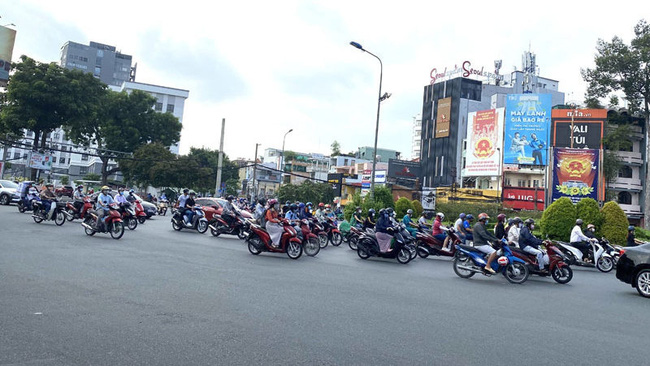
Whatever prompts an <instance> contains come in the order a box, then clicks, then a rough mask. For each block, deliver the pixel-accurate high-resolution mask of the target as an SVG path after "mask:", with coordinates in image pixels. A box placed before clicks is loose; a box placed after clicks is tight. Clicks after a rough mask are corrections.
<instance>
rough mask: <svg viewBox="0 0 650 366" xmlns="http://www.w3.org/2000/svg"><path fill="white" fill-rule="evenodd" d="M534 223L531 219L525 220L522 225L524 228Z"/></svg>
mask: <svg viewBox="0 0 650 366" xmlns="http://www.w3.org/2000/svg"><path fill="white" fill-rule="evenodd" d="M534 223H535V220H533V219H526V221H524V225H526V226H530V225H533V224H534Z"/></svg>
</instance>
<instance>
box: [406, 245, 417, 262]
mask: <svg viewBox="0 0 650 366" xmlns="http://www.w3.org/2000/svg"><path fill="white" fill-rule="evenodd" d="M406 249H408V251H409V253H410V254H411V260H414V259H415V257H417V256H418V248H417V247H416V246H415V245H413V244H408V245H406Z"/></svg>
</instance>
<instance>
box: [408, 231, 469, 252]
mask: <svg viewBox="0 0 650 366" xmlns="http://www.w3.org/2000/svg"><path fill="white" fill-rule="evenodd" d="M445 232H446V233H447V236H448V237H449V243H448V244H447V247H448V248H449V251H445V250H442V245H443V244H444V242H443V241H440V240H438V239H436V238H435V237H434V236H433V235H432V234H431V233H430V232H426V231H424V230H422V229H421V228H420V229H419V230H418V232H417V234H416V237H415V242H416V245H417V252H418V255H419V256H420V258H426V257H428V256H430V255H437V256H443V257H453V256H455V255H456V244H461V241H460V238H459V237H458V235H456V230H454V228H451V227H450V228H447V229H446V230H445Z"/></svg>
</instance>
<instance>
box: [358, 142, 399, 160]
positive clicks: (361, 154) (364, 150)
mask: <svg viewBox="0 0 650 366" xmlns="http://www.w3.org/2000/svg"><path fill="white" fill-rule="evenodd" d="M373 151H375V148H374V147H372V146H363V147H360V148H359V150H358V151H357V153H356V154H355V157H357V158H358V159H366V160H368V161H372V158H373V156H372V153H373ZM401 155H402V154H401V153H400V152H399V151H396V150H391V149H381V148H377V162H384V163H388V160H390V159H400V156H401Z"/></svg>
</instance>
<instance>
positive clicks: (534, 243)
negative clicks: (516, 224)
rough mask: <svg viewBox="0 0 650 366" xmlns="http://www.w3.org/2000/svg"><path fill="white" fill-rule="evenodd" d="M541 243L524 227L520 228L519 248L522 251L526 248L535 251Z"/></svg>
mask: <svg viewBox="0 0 650 366" xmlns="http://www.w3.org/2000/svg"><path fill="white" fill-rule="evenodd" d="M542 243H543V242H542V241H541V240H540V239H537V238H536V237H535V235H533V233H531V232H530V229H529V228H528V227H526V226H524V227H522V228H521V231H520V232H519V248H521V249H524V248H526V247H527V246H531V247H533V248H535V249H538V248H539V246H540V245H541V244H542Z"/></svg>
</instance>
